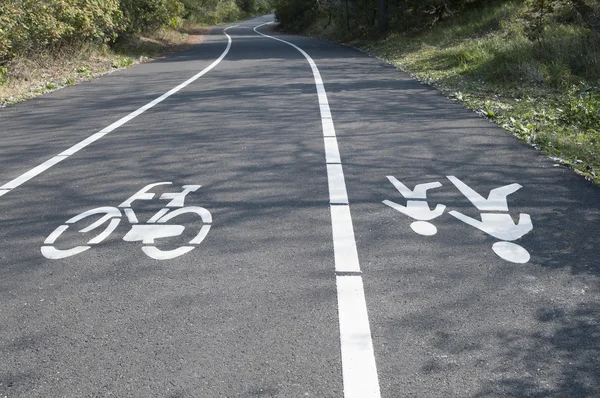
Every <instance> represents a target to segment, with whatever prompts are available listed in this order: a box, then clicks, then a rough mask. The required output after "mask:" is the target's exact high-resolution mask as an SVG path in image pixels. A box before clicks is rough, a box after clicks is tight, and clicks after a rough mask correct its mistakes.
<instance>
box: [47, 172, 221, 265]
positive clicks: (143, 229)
mask: <svg viewBox="0 0 600 398" xmlns="http://www.w3.org/2000/svg"><path fill="white" fill-rule="evenodd" d="M170 184H171V183H170V182H157V183H155V184H149V185H146V186H145V187H144V188H142V189H141V190H140V191H138V192H137V193H136V194H134V195H133V196H131V197H130V198H129V199H127V200H126V201H125V202H123V203H121V204H120V205H119V206H118V207H112V206H105V207H98V208H95V209H92V210H88V211H85V212H83V213H81V214H78V215H76V216H75V217H72V218H70V219H68V220H67V221H65V224H63V225H61V226H59V227H58V228H56V229H55V230H54V231H53V232H52V233H51V234H50V235H48V237H47V238H46V240H45V241H44V246H42V247H41V251H42V254H43V255H44V257H46V258H48V259H52V260H55V259H61V258H66V257H71V256H74V255H77V254H80V253H83V252H84V251H86V250H88V249H90V248H91V247H92V246H91V245H96V244H99V243H101V242H102V241H103V240H105V239H106V238H107V237H108V236H109V235H110V234H111V233H113V232H114V230H115V229H116V228H117V226H118V225H119V223H120V222H121V217H122V213H121V210H120V209H119V208H122V209H123V212H124V213H125V216H127V219H128V221H129V222H130V223H131V224H133V225H132V226H131V229H130V230H129V232H127V234H125V236H124V237H123V240H124V241H126V242H138V241H141V242H142V244H143V246H142V251H143V252H144V253H146V255H148V257H151V258H153V259H155V260H170V259H173V258H176V257H179V256H182V255H184V254H186V253H188V252H190V251H192V250H194V248H195V247H196V245H199V244H200V243H202V241H203V240H204V238H206V235H207V234H208V232H209V231H210V224H211V223H212V216H211V214H210V212H209V211H208V210H206V209H205V208H204V207H198V206H187V207H184V201H185V197H186V195H187V194H189V193H190V192H195V191H196V190H198V189H199V188H200V185H184V186H183V187H182V188H183V191H182V192H177V193H163V194H162V195H161V196H160V199H163V200H169V199H171V201H170V202H169V203H167V205H166V207H164V208H162V209H161V210H159V211H158V212H157V213H156V214H154V215H153V216H152V217H151V218H150V219H149V220H148V221H146V223H145V224H139V223H138V219H137V217H136V215H135V213H134V211H133V209H132V208H131V204H132V203H133V202H134V201H136V200H151V199H153V198H154V195H155V194H154V193H151V192H148V191H149V190H150V189H152V188H153V187H156V186H158V185H170ZM174 208H176V209H174ZM187 213H193V214H197V215H198V216H200V219H201V220H202V222H203V224H204V225H203V226H202V228H200V231H199V232H198V234H197V235H196V236H195V237H194V238H192V239H191V240H190V241H189V245H186V246H181V247H178V248H176V249H173V250H161V249H159V248H157V247H156V246H155V244H154V243H155V242H154V241H155V240H156V239H160V238H169V237H174V236H179V235H181V234H182V233H183V231H184V229H185V226H183V225H176V224H167V222H168V221H171V220H173V219H174V218H176V217H178V216H181V215H183V214H187ZM98 215H102V216H101V217H100V219H98V220H97V221H95V222H94V223H92V224H90V225H89V226H87V227H85V228H83V229H81V230H80V231H79V232H81V233H86V232H90V231H92V230H94V229H96V228H99V227H100V226H102V225H103V224H105V223H108V225H107V226H106V227H105V228H104V230H103V231H102V232H101V233H100V234H99V235H97V236H96V237H94V238H93V239H91V240H89V241H88V242H87V244H86V245H83V246H76V247H73V248H71V249H57V248H56V247H55V246H54V244H55V242H56V240H57V239H58V238H60V236H61V235H62V234H63V233H64V232H65V231H66V230H67V229H68V228H69V227H70V226H71V225H72V224H75V223H77V222H79V221H81V220H83V219H86V218H88V217H92V216H98Z"/></svg>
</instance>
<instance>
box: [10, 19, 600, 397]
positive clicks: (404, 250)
mask: <svg viewBox="0 0 600 398" xmlns="http://www.w3.org/2000/svg"><path fill="white" fill-rule="evenodd" d="M267 20H268V18H261V19H257V20H254V21H250V22H248V23H244V24H242V25H241V26H240V27H239V28H234V29H230V30H229V31H228V32H229V34H231V36H232V38H233V44H232V47H231V51H230V53H229V54H228V56H227V57H226V58H225V59H224V60H223V62H222V63H221V64H219V65H218V67H216V68H215V69H214V70H213V71H211V72H210V73H209V74H207V75H206V76H204V77H202V78H201V79H200V80H198V81H197V82H195V83H193V84H191V85H190V86H188V87H186V88H185V89H183V90H182V91H181V92H180V93H177V94H176V95H173V96H172V97H170V98H168V99H167V100H165V101H164V102H163V103H161V104H159V105H157V106H156V107H155V108H153V109H151V110H149V111H147V112H146V113H144V114H143V115H140V116H139V117H138V118H136V119H134V120H132V121H130V122H129V123H127V124H126V125H124V126H122V127H120V128H119V129H118V130H116V131H115V132H113V133H111V134H109V135H107V136H106V137H104V138H102V139H101V140H99V141H97V142H95V143H94V144H93V145H91V146H89V147H88V148H87V149H86V150H85V151H82V152H81V153H78V154H76V155H74V156H72V157H70V158H69V159H67V160H64V161H63V162H61V163H60V164H59V165H57V166H55V167H54V168H51V169H49V170H47V171H46V172H45V173H43V174H42V175H40V176H38V177H36V178H35V179H33V180H31V181H30V182H29V183H28V184H26V185H23V186H22V187H19V188H18V189H15V190H14V191H12V192H10V193H9V194H7V195H5V196H4V197H2V198H1V199H0V208H1V212H0V217H1V219H0V223H1V225H2V229H0V244H1V247H2V249H1V250H0V253H1V254H0V259H1V262H2V266H1V267H0V270H1V271H0V272H1V276H0V296H1V297H2V301H3V303H4V304H3V306H2V307H1V310H0V322H1V324H2V325H3V327H2V328H0V334H1V338H0V340H1V341H2V342H3V344H2V346H1V347H0V353H1V355H2V357H3V358H8V360H6V361H4V362H3V363H2V364H0V375H1V376H0V377H1V378H2V379H1V380H0V382H1V383H2V384H1V385H0V392H2V393H4V394H5V395H8V396H11V395H12V396H94V395H100V396H103V395H108V394H109V393H112V394H115V395H119V396H140V397H141V396H155V395H158V396H173V397H175V396H193V397H204V396H205V397H217V396H227V397H229V396H231V397H237V396H242V397H246V396H247V397H261V396H274V397H298V396H318V397H329V396H331V397H340V396H343V395H342V378H341V358H340V355H339V351H340V347H339V331H338V320H337V302H336V287H335V283H336V282H335V274H334V273H333V270H334V262H333V248H332V243H331V239H332V237H331V218H330V214H329V194H328V185H327V184H328V181H327V174H326V171H325V155H324V150H323V138H322V126H321V121H320V119H319V104H318V102H317V100H316V90H315V86H314V80H313V76H312V74H311V71H310V68H309V67H308V64H307V62H306V60H305V59H304V58H303V56H302V55H300V54H299V53H298V52H297V51H296V50H295V49H293V48H291V47H289V46H288V45H286V44H284V43H279V42H276V41H272V40H269V39H267V38H264V37H259V36H257V35H256V34H255V33H254V32H252V29H250V28H251V27H254V26H256V25H258V24H260V23H262V22H266V21H267ZM260 30H261V31H269V32H270V33H269V34H275V33H274V32H271V31H270V28H269V27H263V28H261V29H260ZM277 37H281V38H283V39H285V40H288V41H291V42H293V43H294V44H297V45H298V46H300V47H301V48H302V49H304V50H305V51H307V52H308V53H309V54H310V56H311V57H313V58H314V60H315V62H316V63H317V65H318V67H319V69H320V71H321V75H322V77H323V80H324V82H325V89H326V90H327V95H328V98H329V103H330V106H331V111H332V114H333V121H334V123H335V127H336V132H337V136H338V142H339V146H340V153H341V158H342V162H343V167H344V174H345V177H346V184H347V187H348V194H349V201H350V208H351V212H352V216H353V223H354V229H355V236H356V241H357V244H358V254H359V259H360V262H361V266H362V269H363V272H364V275H363V278H364V283H365V292H366V296H367V297H366V298H367V305H368V309H369V316H370V321H371V330H372V334H373V344H374V347H375V356H376V360H377V365H378V370H379V379H380V384H381V390H382V396H383V397H397V396H427V397H436V396H440V397H448V396H457V397H465V396H469V397H480V396H498V397H500V396H514V397H520V396H527V395H530V396H593V394H594V392H595V391H597V389H598V387H599V386H598V384H599V383H598V381H599V379H598V372H597V370H596V369H597V365H598V363H597V362H598V359H597V358H598V355H597V354H598V348H597V347H598V341H597V338H596V336H597V335H598V333H597V332H598V330H597V325H596V322H595V319H597V316H598V310H599V308H598V291H597V283H596V282H597V275H598V266H599V264H598V261H597V256H596V254H595V251H594V247H595V246H594V242H595V241H597V240H598V234H599V232H598V230H597V228H595V226H597V225H598V219H599V218H600V214H599V213H600V211H599V208H598V203H600V201H599V200H598V199H600V194H599V193H598V190H597V188H594V187H592V186H591V185H590V184H588V183H587V182H584V181H582V180H581V179H580V178H578V177H576V176H574V175H573V174H571V173H570V172H568V171H567V170H565V169H563V168H560V167H554V165H553V163H552V162H551V161H549V160H548V159H546V158H544V157H543V156H541V155H539V154H537V153H536V152H534V151H533V150H532V149H530V148H528V147H527V146H525V145H524V144H522V143H520V142H518V141H517V140H516V139H514V138H512V137H511V136H510V135H509V134H508V133H507V132H505V131H503V130H501V129H499V128H497V127H496V126H493V125H492V124H490V123H488V122H486V121H485V120H483V119H481V118H478V117H476V115H474V114H473V113H471V112H468V111H466V110H464V109H463V108H462V107H461V106H460V105H458V104H453V103H450V102H448V101H447V100H446V99H444V98H443V97H442V96H440V95H439V94H438V93H436V92H435V91H434V90H432V89H431V88H429V87H427V86H424V85H421V84H419V83H417V82H415V81H413V80H411V79H409V78H408V77H406V76H405V75H403V74H401V73H399V72H398V71H397V70H395V69H394V68H392V67H390V66H387V65H385V64H382V63H380V62H378V61H375V60H373V59H371V58H369V57H367V56H365V55H364V54H361V53H358V52H356V51H354V50H351V49H348V48H343V47H339V46H336V45H331V44H325V43H321V42H318V41H315V40H311V39H304V38H298V37H291V36H277ZM215 40H216V42H215V46H216V47H215V48H221V49H222V47H223V46H224V44H225V43H226V41H225V39H224V37H221V38H220V39H217V38H215ZM201 48H202V46H200V47H198V49H201ZM220 51H221V50H217V51H215V53H214V57H215V58H216V57H217V56H218V53H219V52H220ZM213 59H214V58H213ZM210 61H211V60H210V58H207V60H206V61H202V62H204V64H203V65H206V64H208V63H209V62H210ZM148 65H149V66H148V67H150V66H151V65H152V64H148ZM180 65H181V67H182V71H181V74H182V75H181V77H182V79H179V80H178V81H176V82H174V84H173V85H176V84H178V83H179V82H180V81H181V80H184V79H185V78H187V77H189V74H191V73H192V70H194V71H197V70H198V69H201V67H203V66H199V67H196V66H195V65H194V67H191V65H192V63H191V62H189V63H188V62H186V63H185V65H188V67H189V72H188V73H186V70H187V69H185V68H187V67H186V66H185V65H184V64H180ZM140 67H141V66H140ZM140 67H136V68H140ZM132 70H135V68H134V69H132ZM194 73H195V72H194ZM112 77H113V76H108V77H105V78H103V79H109V78H112ZM101 80H102V79H101ZM169 88H170V87H165V91H166V90H168V89H169ZM72 89H73V90H75V89H76V88H72ZM58 93H61V91H58V92H57V93H53V94H51V95H50V96H48V98H53V96H54V95H58ZM159 94H160V93H159ZM44 98H46V97H44ZM59 102H60V101H59ZM17 108H18V106H17V107H14V108H9V110H11V112H16V111H14V109H17ZM78 134H79V133H78ZM78 137H79V136H78ZM64 140H65V142H67V141H69V140H70V138H69V137H68V136H65V138H64ZM71 145H72V143H71ZM57 146H58V145H57ZM26 149H27V148H22V150H23V151H25V150H26ZM63 149H65V148H60V150H63ZM48 152H51V151H48ZM54 154H55V153H49V155H50V156H52V155H54ZM23 158H24V159H29V158H28V157H27V156H25V154H24V155H23ZM11 167H12V166H11ZM3 170H4V169H3ZM14 171H15V172H18V171H19V169H18V168H16V167H15V168H14ZM386 176H394V177H396V178H397V179H398V180H399V181H401V182H403V183H405V184H406V185H407V186H408V187H409V188H410V189H412V188H414V187H415V185H417V184H422V183H430V182H434V181H438V182H440V183H441V184H442V187H440V188H436V189H432V190H430V191H428V193H427V201H428V204H429V205H430V208H434V207H435V205H436V204H444V205H446V206H447V208H446V210H445V212H444V214H443V215H442V216H440V217H438V218H436V219H434V220H432V221H431V222H432V223H433V224H434V225H435V226H436V227H437V234H435V235H433V236H421V235H417V234H416V233H415V232H413V231H412V230H411V229H410V224H411V222H412V221H413V220H411V219H410V218H409V217H407V216H406V215H404V214H401V213H400V212H398V211H396V210H394V209H392V208H390V207H388V206H386V205H384V204H383V203H381V202H382V201H383V200H386V199H388V200H391V201H394V202H396V203H398V204H400V205H403V206H404V205H406V206H408V203H407V200H406V198H403V196H402V195H401V193H400V192H399V191H398V190H397V189H396V188H394V186H393V185H392V184H391V182H390V181H389V180H388V179H387V178H386ZM448 176H456V177H458V178H459V179H460V180H461V181H464V182H465V183H466V184H468V185H469V186H470V187H471V188H473V189H474V190H476V191H477V192H479V193H481V194H482V195H483V196H484V197H487V196H488V193H489V192H490V190H492V189H494V188H498V187H500V186H503V185H508V184H511V183H519V184H521V185H522V186H523V187H522V188H521V189H519V190H518V191H516V192H514V193H513V194H511V195H509V196H508V208H509V210H510V215H511V216H512V218H513V219H514V221H515V222H516V221H517V220H518V216H519V214H521V213H526V214H530V215H531V218H532V220H533V230H532V231H531V232H529V233H527V234H525V236H524V237H523V238H521V239H518V240H516V243H518V244H520V245H521V246H523V247H524V248H525V249H526V250H528V252H529V253H530V254H531V259H530V260H529V261H528V262H527V263H525V264H514V263H510V262H507V261H505V260H503V259H501V258H500V257H498V256H497V255H496V254H494V252H493V251H492V245H493V244H494V243H495V242H496V241H497V239H493V238H491V237H490V236H489V235H487V234H484V233H483V232H481V231H479V230H477V229H475V228H473V227H471V226H469V225H466V224H464V223H462V222H461V221H459V220H458V219H456V218H454V217H452V216H450V215H449V213H448V212H449V211H452V210H453V211H460V212H461V213H464V214H465V215H468V216H471V217H474V218H476V217H479V215H480V213H481V212H480V211H477V209H475V208H474V206H473V204H472V203H470V202H469V201H468V200H467V199H466V198H465V195H464V194H462V193H461V192H460V191H459V190H458V189H457V188H456V186H455V185H454V184H453V183H452V181H451V180H450V179H448ZM159 181H171V182H173V185H174V186H181V185H183V184H201V185H202V187H201V188H200V189H199V190H198V191H197V192H194V193H192V194H190V195H189V196H188V197H187V198H186V205H187V206H192V205H194V206H203V207H205V208H207V209H208V210H210V212H211V213H212V216H213V223H212V227H211V231H210V233H209V234H208V236H207V238H206V240H205V241H204V242H203V243H202V244H201V245H200V246H199V247H198V248H197V249H195V250H194V251H192V252H190V253H188V254H187V255H185V256H181V257H179V258H177V259H176V260H169V261H164V262H159V261H155V260H151V259H149V258H148V257H146V256H145V255H144V254H143V253H142V252H141V250H140V246H141V244H140V242H135V243H130V242H124V241H123V240H122V237H123V236H124V235H125V234H126V233H127V232H128V229H129V228H130V226H129V225H128V223H127V222H126V219H125V218H123V220H122V221H121V224H120V225H119V227H118V228H117V230H116V231H115V233H114V234H112V235H111V237H110V238H108V239H107V240H106V241H105V242H103V243H102V244H101V245H99V246H98V247H94V248H92V249H90V250H89V251H87V252H85V253H83V254H81V255H79V256H76V257H71V258H68V259H65V260H48V259H45V258H44V257H42V256H41V254H40V251H39V247H40V246H41V244H42V242H43V241H44V239H45V238H46V237H47V236H48V234H49V233H50V232H51V231H52V230H54V229H55V228H56V227H57V226H58V225H60V224H62V223H64V221H65V220H67V219H68V218H70V217H72V216H74V215H76V214H79V213H81V212H83V211H85V210H88V209H91V208H94V207H98V206H117V205H119V204H120V203H121V202H123V201H124V200H125V199H126V198H128V197H130V196H131V195H132V194H133V193H135V192H136V191H137V190H139V189H141V188H142V187H144V186H145V185H147V184H151V183H156V182H159ZM164 191H168V188H167V187H165V189H164V190H163V189H157V190H156V192H157V193H161V192H164ZM419 200H422V199H419ZM138 205H139V207H137V208H136V212H137V214H138V217H139V218H140V220H141V219H147V218H149V217H150V216H151V215H152V214H154V213H155V212H156V211H157V210H158V209H159V208H161V207H162V205H164V201H162V202H161V201H160V200H155V201H151V202H148V203H141V202H140V203H139V204H138ZM186 221H189V223H190V224H189V225H195V226H197V227H198V226H199V225H198V224H193V222H194V219H193V218H190V219H189V220H188V219H186ZM75 236H76V235H75ZM70 239H71V237H70V235H69V237H67V236H66V235H65V242H64V243H63V244H65V245H69V244H71V245H72V244H76V242H80V241H77V240H76V239H78V238H76V237H73V238H72V240H70ZM81 242H85V241H81ZM172 243H174V244H177V243H176V242H172Z"/></svg>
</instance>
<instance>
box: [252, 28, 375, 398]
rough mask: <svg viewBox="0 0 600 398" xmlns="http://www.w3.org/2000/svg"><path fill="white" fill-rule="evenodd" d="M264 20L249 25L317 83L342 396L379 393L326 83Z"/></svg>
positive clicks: (365, 396) (371, 396) (368, 397)
mask: <svg viewBox="0 0 600 398" xmlns="http://www.w3.org/2000/svg"><path fill="white" fill-rule="evenodd" d="M263 25H267V24H262V25H259V26H257V27H255V28H254V31H255V32H256V33H258V34H259V35H261V36H264V37H268V38H270V39H273V40H277V41H280V42H282V43H285V44H287V45H290V46H292V47H294V48H295V49H296V50H298V51H299V52H300V53H301V54H302V55H304V57H305V58H306V59H307V61H308V63H309V64H310V67H311V69H312V72H313V77H314V80H315V85H316V87H317V95H318V98H319V108H320V111H321V122H322V125H323V136H324V143H325V158H326V164H327V176H328V182H329V201H330V203H331V204H330V210H331V224H332V232H333V251H334V257H335V271H336V273H337V275H336V284H337V294H338V313H339V322H340V346H341V351H342V376H343V380H344V398H380V396H381V394H380V391H379V379H378V376H377V366H376V364H375V354H374V352H373V341H372V339H371V328H370V326H369V316H368V313H367V303H366V300H365V292H364V288H363V283H362V276H361V275H360V273H361V270H360V265H359V262H358V252H357V250H356V240H355V239H354V228H353V226H352V217H351V215H350V206H349V204H348V193H347V191H346V183H345V181H344V173H343V169H342V162H341V159H340V152H339V149H338V143H337V139H336V136H335V129H334V126H333V121H332V118H331V110H330V108H329V102H328V101H327V93H326V91H325V86H324V85H323V80H322V79H321V74H320V73H319V69H318V68H317V65H316V64H315V62H314V61H313V60H312V58H311V57H310V56H309V55H308V54H307V53H306V52H305V51H304V50H302V49H301V48H300V47H298V46H296V45H294V44H292V43H289V42H287V41H285V40H282V39H278V38H276V37H273V36H269V35H266V34H264V33H260V32H259V31H257V30H256V29H257V28H259V27H261V26H263ZM348 274H350V275H348Z"/></svg>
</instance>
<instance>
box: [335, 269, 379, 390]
mask: <svg viewBox="0 0 600 398" xmlns="http://www.w3.org/2000/svg"><path fill="white" fill-rule="evenodd" d="M336 283H337V294H338V311H339V318H340V341H341V344H342V346H344V347H345V348H346V349H345V350H342V362H343V363H345V364H346V365H345V366H346V369H344V373H348V374H349V375H352V376H358V377H349V378H346V377H344V396H345V397H346V398H349V397H356V398H367V397H379V396H380V393H379V380H378V379H377V372H367V373H363V371H364V367H363V366H364V365H363V364H368V363H370V362H372V361H373V345H372V343H371V341H372V339H371V329H370V328H369V322H368V319H369V315H368V314H367V303H366V301H365V294H364V287H363V282H362V277H361V276H359V275H352V276H350V275H348V276H336ZM365 320H366V322H365Z"/></svg>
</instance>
